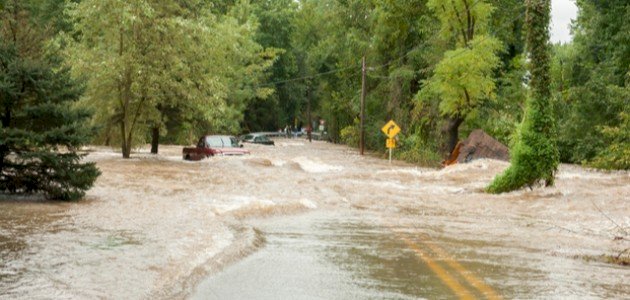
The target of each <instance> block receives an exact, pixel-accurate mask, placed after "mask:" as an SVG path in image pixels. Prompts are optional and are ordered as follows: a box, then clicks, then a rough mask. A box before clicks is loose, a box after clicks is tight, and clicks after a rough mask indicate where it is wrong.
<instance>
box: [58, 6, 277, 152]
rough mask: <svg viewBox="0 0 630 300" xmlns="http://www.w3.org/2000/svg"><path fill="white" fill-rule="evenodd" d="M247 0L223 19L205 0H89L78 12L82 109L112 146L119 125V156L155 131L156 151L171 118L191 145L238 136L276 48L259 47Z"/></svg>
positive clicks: (75, 57)
mask: <svg viewBox="0 0 630 300" xmlns="http://www.w3.org/2000/svg"><path fill="white" fill-rule="evenodd" d="M248 5H249V4H248V3H247V1H239V3H238V4H237V5H236V6H235V7H234V9H233V10H231V11H230V14H229V15H226V16H222V17H217V16H215V15H213V14H212V13H211V12H210V8H209V6H211V3H210V4H209V3H207V2H205V1H201V0H190V1H183V2H164V1H158V0H140V1H132V2H126V1H115V0H103V1H100V0H85V1H82V2H80V3H79V4H77V5H75V6H73V8H72V9H71V10H70V13H69V14H70V16H71V17H72V18H73V20H75V31H74V34H73V37H76V42H75V43H73V44H72V46H71V47H70V49H69V51H68V52H69V56H70V57H71V59H72V63H73V64H74V65H77V66H79V67H80V74H81V75H83V76H86V77H88V78H89V81H88V88H87V97H85V99H84V103H85V104H86V105H87V106H91V107H96V108H97V109H98V116H97V119H96V121H97V122H99V123H104V124H106V126H105V135H106V140H108V139H109V138H110V136H111V132H112V131H114V130H115V128H116V127H118V130H119V132H120V134H119V141H120V143H121V148H122V155H123V157H124V158H129V157H130V153H131V149H132V147H133V146H134V144H135V143H136V141H137V140H138V139H140V140H142V139H143V138H145V136H146V134H147V131H149V130H150V131H151V132H152V140H153V142H152V144H153V147H152V148H153V149H152V150H153V152H154V153H155V152H157V144H158V140H157V139H158V138H159V136H160V135H161V134H162V133H166V130H167V129H168V128H166V126H165V125H166V124H167V123H168V122H169V121H170V120H179V121H181V122H178V123H179V124H178V127H177V128H176V130H183V131H185V132H184V133H178V134H179V135H180V136H184V138H177V139H178V141H179V142H183V143H190V142H191V140H192V139H194V136H195V135H197V134H203V133H208V132H212V131H224V132H225V131H227V132H233V133H235V132H237V131H238V130H239V124H240V121H241V120H242V118H243V117H242V116H243V111H244V110H245V108H246V107H247V105H248V104H249V101H251V100H252V99H256V98H264V97H267V96H268V95H269V94H270V93H271V92H272V91H271V90H270V89H266V88H258V87H256V86H257V84H258V83H259V81H260V80H261V79H262V75H263V74H264V71H265V70H266V69H267V68H269V67H270V66H271V64H272V63H273V61H274V59H275V55H276V54H275V52H274V51H273V50H268V49H264V48H262V47H260V45H258V44H257V43H255V42H254V41H253V38H254V33H255V30H256V27H257V25H256V23H255V21H251V20H250V19H249V16H250V15H251V14H250V13H249V12H248V10H249V6H248Z"/></svg>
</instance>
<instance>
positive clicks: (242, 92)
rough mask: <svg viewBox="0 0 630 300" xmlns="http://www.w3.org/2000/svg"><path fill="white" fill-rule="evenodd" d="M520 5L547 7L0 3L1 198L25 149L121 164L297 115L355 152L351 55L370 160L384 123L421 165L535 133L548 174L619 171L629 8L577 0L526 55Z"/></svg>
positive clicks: (625, 158)
mask: <svg viewBox="0 0 630 300" xmlns="http://www.w3.org/2000/svg"><path fill="white" fill-rule="evenodd" d="M530 2H532V3H534V4H535V3H543V2H546V3H547V5H548V2H549V1H521V0H455V1H448V2H447V1H440V0H301V1H294V0H249V1H248V0H221V1H206V0H172V1H166V0H134V1H122V0H66V1H58V0H0V10H1V13H0V17H1V20H2V21H1V26H2V27H1V28H0V39H1V40H0V105H1V106H2V107H1V109H2V112H1V113H2V133H1V141H0V158H1V160H2V165H0V172H4V173H2V176H3V177H0V181H1V182H2V189H9V190H11V189H13V190H15V189H17V190H20V189H21V188H17V186H18V185H19V183H8V182H9V181H10V180H9V179H7V178H9V177H10V176H9V175H7V174H9V173H7V172H9V171H7V168H8V166H9V165H15V164H16V160H15V159H11V160H9V159H8V158H7V157H8V156H9V155H10V154H11V153H14V154H15V153H21V151H23V150H25V149H27V148H32V147H33V146H38V147H40V146H41V147H42V149H43V150H42V151H44V152H46V153H49V152H50V151H51V150H57V149H59V147H61V146H63V147H66V148H67V149H70V150H72V149H75V148H77V147H78V146H80V145H83V144H88V143H92V144H105V145H111V146H113V147H119V148H120V149H121V152H122V155H123V157H125V158H128V157H130V155H131V150H132V149H133V148H134V147H135V146H137V145H142V144H146V143H151V144H152V145H153V149H152V151H154V153H157V151H158V145H159V144H160V143H171V144H172V143H175V144H190V143H192V142H194V141H195V140H196V139H197V137H198V136H199V135H202V134H206V133H230V134H239V133H243V132H253V131H275V130H278V129H279V128H285V127H286V126H287V125H289V126H298V127H299V126H302V127H306V126H308V113H309V112H308V109H307V108H308V107H310V109H311V115H312V116H313V120H319V119H322V120H325V121H326V126H327V128H326V130H327V132H328V134H329V137H330V139H331V141H332V142H339V143H346V144H348V145H352V146H356V145H358V140H359V112H360V101H359V100H360V95H361V58H362V57H363V56H365V57H366V59H367V66H368V72H367V82H366V85H367V100H366V119H365V120H364V121H365V126H366V129H367V130H366V137H365V139H366V146H367V148H368V149H370V150H374V151H384V150H385V145H384V139H383V136H382V134H381V133H380V130H379V129H380V127H381V126H382V125H383V124H384V123H385V122H387V121H388V120H389V119H395V120H396V122H397V123H398V124H400V125H401V127H402V129H403V131H402V134H401V135H400V141H399V146H400V147H401V148H400V149H401V151H397V152H396V155H397V156H398V158H399V159H404V160H407V161H411V162H415V163H420V164H424V165H436V164H437V163H438V162H439V161H440V160H441V159H442V158H444V157H445V155H446V154H447V153H448V152H450V150H452V149H453V148H454V147H455V145H456V143H457V141H458V140H459V139H461V137H462V136H463V137H465V136H467V135H468V133H470V132H471V131H472V130H475V129H478V128H480V129H483V130H484V131H485V132H487V133H489V134H490V135H492V136H493V137H495V138H497V139H498V140H499V141H501V142H503V143H504V144H506V145H512V146H513V147H511V148H514V147H517V148H518V146H516V144H518V142H519V138H515V137H517V136H519V132H521V131H520V130H522V128H524V127H527V126H530V127H531V126H534V127H535V129H536V130H538V131H537V133H536V134H538V135H541V134H542V135H545V138H547V139H549V140H550V142H551V143H552V144H553V145H557V150H555V146H554V149H553V150H549V151H551V152H549V153H547V154H548V155H551V156H557V157H558V159H559V161H560V162H564V163H577V164H583V165H588V166H594V167H598V168H605V169H625V170H628V169H630V4H628V2H627V1H625V0H610V1H595V0H577V5H578V8H579V15H578V18H577V20H575V22H574V23H573V25H572V28H573V29H572V30H573V33H574V40H573V42H571V43H568V44H558V45H550V44H547V40H548V36H546V37H543V41H542V42H543V43H545V45H546V47H543V48H542V49H540V51H541V52H539V53H535V51H534V52H532V51H531V50H528V49H531V48H529V46H526V43H527V42H529V41H528V40H526V36H527V35H526V15H527V14H526V6H527V3H530ZM540 20H542V21H534V23H533V24H534V25H538V26H539V27H540V28H539V29H538V30H543V31H546V30H547V28H548V25H547V24H543V23H544V21H545V18H544V17H543V19H540ZM547 21H548V17H547ZM535 22H538V23H535ZM541 22H543V23H541ZM534 40H535V38H534ZM539 40H540V39H539ZM540 55H543V56H545V55H547V56H549V59H548V63H547V66H548V67H543V68H542V71H540V69H537V66H536V65H534V66H533V68H532V66H531V65H532V64H536V61H538V60H537V57H540ZM532 70H539V71H540V72H538V73H537V71H532ZM541 72H542V73H541ZM541 74H542V76H547V77H548V78H547V79H544V80H543V82H542V83H540V84H537V83H536V82H535V80H536V79H535V78H540V77H538V76H541ZM541 84H542V85H544V86H545V88H546V89H548V90H547V91H541V90H540V89H539V87H540V85H541ZM541 95H542V96H541ZM532 97H533V98H541V97H542V98H545V100H544V101H548V105H547V106H548V113H547V112H546V111H545V112H542V113H543V114H545V116H544V118H546V119H545V120H546V121H545V122H548V124H547V125H549V127H548V128H546V129H544V130H539V128H537V127H536V126H537V125H531V124H530V125H527V121H525V122H523V124H524V125H522V126H520V125H519V124H521V121H522V120H523V117H524V108H525V106H526V102H527V101H526V100H527V99H528V98H532ZM527 106H528V107H532V104H527ZM535 106H536V105H534V107H535ZM57 108H58V110H57ZM62 120H63V121H62ZM525 120H527V118H525ZM55 122H59V123H58V124H57V123H55ZM40 123H41V124H40ZM545 126H546V125H545ZM534 127H532V128H534ZM51 128H52V129H51ZM519 128H520V129H519ZM46 129H51V130H50V131H45V130H46ZM31 132H37V134H31ZM521 133H522V132H521ZM515 143H516V144H515ZM550 145H551V144H550ZM16 149H17V150H16ZM523 149H525V148H522V149H521V150H523ZM549 149H551V148H549ZM523 151H528V150H527V149H525V150H523ZM554 151H557V153H555V152H554ZM70 153H74V152H72V151H70ZM42 155H43V154H42ZM73 155H74V156H72V157H71V158H68V159H70V160H75V161H77V160H78V159H79V156H76V155H75V154H73ZM32 159H33V157H32V156H28V155H27V156H26V157H24V158H23V159H22V163H21V165H28V164H29V163H28V161H32ZM558 159H554V161H555V163H551V165H549V166H548V167H545V168H546V169H545V170H547V171H544V172H543V173H545V172H547V173H545V174H547V175H544V176H543V179H545V180H546V181H548V183H551V182H552V179H553V175H551V178H549V177H548V175H549V173H548V172H549V171H551V172H552V173H553V169H554V168H555V165H557V162H558ZM89 166H90V165H85V167H86V168H87V167H89ZM91 167H92V168H93V166H91ZM24 168H26V167H19V168H17V169H15V170H18V169H19V170H22V171H24V170H25V169H24ZM90 170H91V171H89V172H92V173H93V175H94V177H95V176H96V173H95V172H97V171H96V170H95V169H94V170H92V169H90ZM22 171H19V172H22ZM10 172H18V171H10ZM24 172H26V171H24ZM545 176H546V177H545ZM539 178H540V177H539ZM11 184H13V185H14V186H16V187H15V188H11ZM90 184H91V183H90Z"/></svg>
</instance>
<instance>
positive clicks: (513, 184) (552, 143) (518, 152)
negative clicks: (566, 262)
mask: <svg viewBox="0 0 630 300" xmlns="http://www.w3.org/2000/svg"><path fill="white" fill-rule="evenodd" d="M550 11H551V3H550V0H528V1H527V16H526V20H525V26H526V29H527V47H528V52H529V58H530V61H531V62H530V72H531V81H530V84H529V86H530V89H531V91H530V95H529V97H528V99H527V103H526V107H525V115H524V118H523V122H522V123H521V125H520V127H519V129H518V132H517V136H516V142H515V143H514V146H513V148H512V149H511V157H512V158H511V166H510V167H509V168H508V169H507V170H506V171H505V172H504V173H503V174H501V175H499V176H498V177H497V178H495V179H494V181H493V182H492V184H491V185H490V187H489V188H488V191H489V192H491V193H502V192H508V191H512V190H516V189H519V188H522V187H524V186H530V187H531V186H533V185H535V184H537V183H539V182H541V181H543V182H544V183H545V185H546V186H549V185H552V184H553V182H554V174H555V171H556V170H557V167H558V163H559V153H558V149H557V146H556V130H555V121H554V119H553V115H552V110H551V104H550V97H551V94H550V90H549V86H550V73H549V66H550V64H549V61H550V58H549V56H550V45H549V20H550Z"/></svg>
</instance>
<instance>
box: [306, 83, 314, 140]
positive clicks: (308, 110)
mask: <svg viewBox="0 0 630 300" xmlns="http://www.w3.org/2000/svg"><path fill="white" fill-rule="evenodd" d="M306 99H307V103H306V119H307V120H308V125H307V126H306V135H307V136H308V142H309V143H311V142H312V141H313V140H312V138H313V135H312V132H313V127H312V126H313V120H312V119H311V84H310V83H309V84H308V86H307V87H306Z"/></svg>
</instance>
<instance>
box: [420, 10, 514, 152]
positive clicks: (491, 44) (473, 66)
mask: <svg viewBox="0 0 630 300" xmlns="http://www.w3.org/2000/svg"><path fill="white" fill-rule="evenodd" d="M428 5H429V7H430V8H431V10H432V11H433V12H434V13H435V14H436V15H437V17H438V19H439V20H440V23H441V29H440V33H441V36H442V39H443V40H444V41H445V42H446V43H448V44H452V45H454V46H455V49H454V50H449V51H446V52H445V53H444V58H443V59H442V60H441V61H440V62H439V63H438V65H437V66H436V68H435V71H434V75H433V76H432V77H431V78H430V79H429V80H427V81H425V85H426V88H425V89H423V91H422V92H421V93H420V94H419V99H420V101H431V100H432V98H438V99H439V100H440V102H439V110H440V112H441V114H442V115H443V116H444V117H446V118H447V126H446V130H445V131H446V134H447V143H446V145H447V147H446V148H447V151H448V152H449V153H450V152H452V151H453V149H454V148H455V145H456V144H457V142H458V140H459V127H460V125H461V124H462V123H463V122H464V121H465V120H466V118H467V116H468V115H470V114H471V113H472V112H473V111H474V110H475V109H477V108H478V107H479V106H480V103H482V102H483V101H488V100H491V99H493V98H494V96H495V95H494V92H495V90H496V83H495V78H494V74H493V71H494V70H495V69H496V68H497V67H499V64H500V62H501V61H500V59H499V56H498V55H497V54H498V52H499V51H500V50H501V49H502V45H501V42H500V41H499V40H498V39H496V38H494V37H492V36H491V35H490V33H489V27H488V25H489V22H490V16H491V14H492V12H493V10H494V7H493V6H492V5H490V4H489V3H486V2H484V1H471V0H457V1H438V0H429V2H428Z"/></svg>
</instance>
